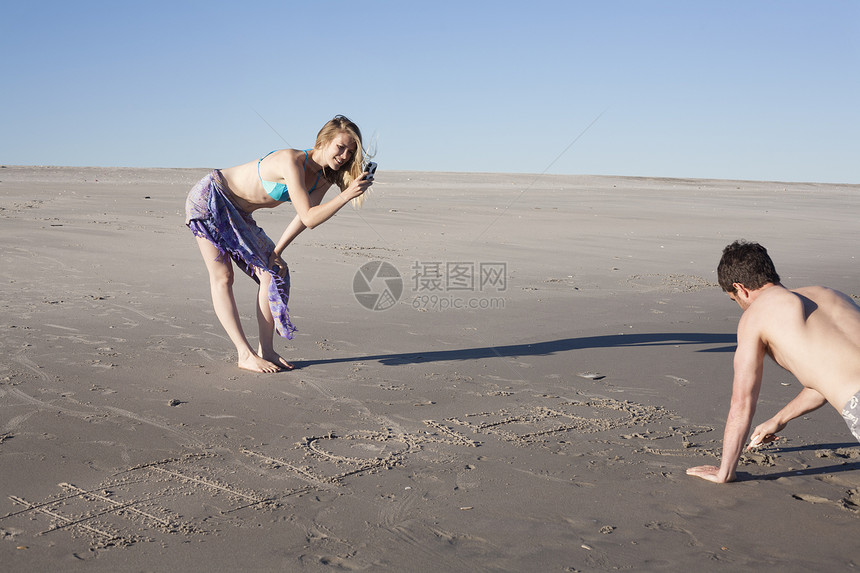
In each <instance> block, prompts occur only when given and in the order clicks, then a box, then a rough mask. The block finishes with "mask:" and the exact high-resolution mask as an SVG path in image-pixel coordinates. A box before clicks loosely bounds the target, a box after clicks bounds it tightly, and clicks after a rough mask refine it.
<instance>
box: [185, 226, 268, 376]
mask: <svg viewBox="0 0 860 573" xmlns="http://www.w3.org/2000/svg"><path fill="white" fill-rule="evenodd" d="M197 245H198V246H199V247H200V252H201V253H202V254H203V260H204V261H205V262H206V269H207V270H208V271H209V286H210V287H211V289H212V304H213V305H214V306H215V315H216V316H217V317H218V320H219V321H221V326H223V327H224V330H226V331H227V335H228V336H229V337H230V340H232V341H233V344H235V345H236V352H237V353H238V354H239V361H238V366H239V368H243V369H245V370H251V371H253V372H279V371H280V370H281V367H279V366H277V365H276V364H273V363H272V362H269V361H268V360H265V359H263V358H261V357H260V356H258V355H257V353H256V352H254V350H253V349H252V348H251V345H250V344H248V339H247V338H245V332H244V331H243V330H242V322H241V320H240V319H239V309H238V308H237V307H236V299H235V298H233V264H232V263H231V262H230V260H229V259H227V260H226V261H218V260H216V259H217V258H218V249H217V247H215V245H213V244H212V243H210V242H209V241H208V240H206V239H204V238H202V237H197Z"/></svg>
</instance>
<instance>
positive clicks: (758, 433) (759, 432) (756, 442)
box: [747, 418, 785, 450]
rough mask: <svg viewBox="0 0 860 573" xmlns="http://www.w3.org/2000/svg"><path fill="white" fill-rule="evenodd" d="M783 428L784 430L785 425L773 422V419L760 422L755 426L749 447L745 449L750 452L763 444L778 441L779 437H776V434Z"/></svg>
mask: <svg viewBox="0 0 860 573" xmlns="http://www.w3.org/2000/svg"><path fill="white" fill-rule="evenodd" d="M783 428H785V424H780V423H779V422H775V421H774V419H773V418H771V419H770V420H767V421H766V422H762V423H761V424H759V425H758V426H756V428H755V430H753V433H752V437H751V438H750V445H748V446H747V449H748V450H751V449H753V448H757V447H759V446H761V445H763V444H769V443H770V442H774V441H776V440H778V439H779V436H777V435H776V433H777V432H781V431H782V429H783Z"/></svg>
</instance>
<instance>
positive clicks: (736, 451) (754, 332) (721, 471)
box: [687, 313, 765, 483]
mask: <svg viewBox="0 0 860 573" xmlns="http://www.w3.org/2000/svg"><path fill="white" fill-rule="evenodd" d="M751 318H753V317H752V316H748V314H747V313H745V315H744V316H743V317H741V321H740V324H739V325H738V348H737V350H736V351H735V358H734V371H735V373H734V380H733V382H732V403H731V407H730V408H729V415H728V418H727V419H726V429H725V432H724V433H723V454H722V458H721V460H720V467H716V466H698V467H694V468H690V469H688V470H687V474H688V475H692V476H697V477H700V478H702V479H706V480H708V481H713V482H717V483H726V482H730V481H734V479H735V477H736V474H735V470H736V469H737V467H738V460H739V459H740V457H741V452H742V450H743V446H744V443H745V442H746V437H747V434H748V432H749V429H750V426H751V425H752V419H753V416H754V415H755V408H756V403H757V402H758V395H759V391H760V390H761V376H762V369H763V365H764V355H765V346H764V343H763V342H762V340H761V335H760V331H759V329H758V328H756V327H755V326H754V324H755V321H753V320H750V319H751ZM745 319H746V320H745Z"/></svg>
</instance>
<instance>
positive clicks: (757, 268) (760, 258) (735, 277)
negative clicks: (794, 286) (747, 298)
mask: <svg viewBox="0 0 860 573" xmlns="http://www.w3.org/2000/svg"><path fill="white" fill-rule="evenodd" d="M717 279H718V280H719V282H720V286H721V287H722V288H723V290H724V291H726V292H729V293H733V292H735V287H733V286H732V285H733V284H734V283H740V284H742V285H744V286H745V287H747V288H748V289H750V290H756V289H760V288H761V287H763V286H764V285H766V284H767V283H773V284H779V275H778V274H777V272H776V269H775V268H774V266H773V261H772V260H771V259H770V256H769V255H768V254H767V249H765V248H764V247H762V246H761V245H759V244H758V243H748V242H746V241H744V240H740V241H735V242H734V243H732V244H731V245H729V246H727V247H726V248H725V249H723V256H722V258H721V259H720V264H719V265H718V266H717Z"/></svg>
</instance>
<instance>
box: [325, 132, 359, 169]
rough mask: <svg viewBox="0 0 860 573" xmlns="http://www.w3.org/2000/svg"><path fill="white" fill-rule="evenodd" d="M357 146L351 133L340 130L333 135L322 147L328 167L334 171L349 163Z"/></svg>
mask: <svg viewBox="0 0 860 573" xmlns="http://www.w3.org/2000/svg"><path fill="white" fill-rule="evenodd" d="M357 147H358V146H357V145H356V144H355V140H354V139H353V138H352V136H351V135H349V134H348V133H346V132H345V131H342V132H340V133H338V134H337V135H335V136H334V137H333V138H332V140H331V141H329V142H328V144H327V145H326V146H325V147H324V148H323V151H324V152H325V153H324V155H323V157H324V158H325V161H326V163H328V167H329V168H330V169H333V170H335V171H337V170H339V169H340V168H341V167H343V166H344V165H346V164H347V163H349V161H350V160H351V159H352V156H353V155H355V150H356V148H357Z"/></svg>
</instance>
